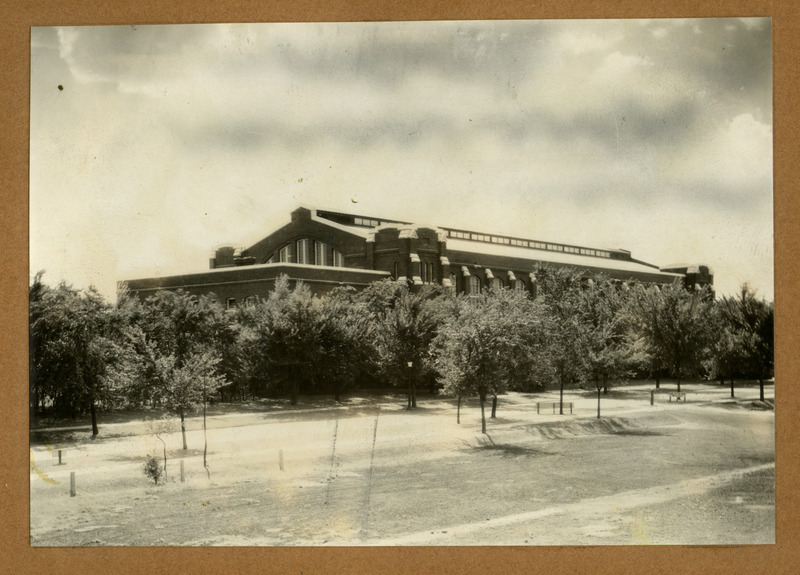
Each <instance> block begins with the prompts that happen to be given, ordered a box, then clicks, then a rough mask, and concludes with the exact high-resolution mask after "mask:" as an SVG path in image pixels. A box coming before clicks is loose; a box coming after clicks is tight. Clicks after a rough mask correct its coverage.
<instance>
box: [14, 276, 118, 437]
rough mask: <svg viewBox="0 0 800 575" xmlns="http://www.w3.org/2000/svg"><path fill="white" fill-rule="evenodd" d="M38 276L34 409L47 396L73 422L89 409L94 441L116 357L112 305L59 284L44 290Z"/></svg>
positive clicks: (33, 291)
mask: <svg viewBox="0 0 800 575" xmlns="http://www.w3.org/2000/svg"><path fill="white" fill-rule="evenodd" d="M41 277H42V273H41V272H40V273H38V274H37V275H36V277H35V278H34V282H33V284H32V286H31V288H30V292H29V293H30V297H31V300H30V315H29V318H30V321H31V324H30V337H31V361H32V365H31V369H32V373H31V387H32V394H31V395H32V403H33V405H32V408H33V409H34V410H35V406H36V404H37V403H39V402H41V401H43V396H44V395H47V396H49V398H50V399H52V401H53V403H54V406H56V407H61V408H62V409H63V408H67V409H69V411H70V412H71V414H72V416H73V418H74V417H75V416H76V415H77V412H78V411H80V410H82V409H83V408H84V407H88V409H89V412H90V413H91V423H92V437H96V436H97V435H98V433H99V430H98V426H97V405H98V402H104V403H105V404H106V405H108V404H109V403H111V400H112V399H113V385H114V366H115V365H116V363H117V358H118V354H117V353H116V352H117V345H116V342H115V341H113V339H112V338H111V334H110V328H109V325H110V323H109V310H110V306H109V305H108V303H107V302H106V301H105V300H104V299H103V297H102V296H101V295H100V294H99V293H98V292H97V291H96V290H95V289H94V288H89V289H88V290H86V291H78V290H76V289H73V288H72V287H71V286H69V285H68V284H66V283H64V282H61V283H60V284H59V285H58V286H57V287H56V288H54V289H50V288H46V287H44V286H43V285H42V283H41Z"/></svg>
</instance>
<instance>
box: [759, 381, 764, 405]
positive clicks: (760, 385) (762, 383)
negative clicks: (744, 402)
mask: <svg viewBox="0 0 800 575" xmlns="http://www.w3.org/2000/svg"><path fill="white" fill-rule="evenodd" d="M758 391H759V398H760V399H761V401H764V379H763V378H759V379H758Z"/></svg>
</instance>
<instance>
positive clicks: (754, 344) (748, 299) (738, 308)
mask: <svg viewBox="0 0 800 575" xmlns="http://www.w3.org/2000/svg"><path fill="white" fill-rule="evenodd" d="M719 307H720V308H721V309H722V310H723V313H724V314H725V317H726V319H727V321H728V323H729V325H730V329H731V331H732V332H733V333H734V334H735V336H736V339H737V342H738V344H739V345H740V347H741V357H742V363H743V364H744V366H745V368H744V369H746V370H747V371H750V372H751V373H753V374H755V375H756V377H757V378H758V382H759V388H760V398H761V400H762V401H763V400H764V379H766V378H769V377H771V376H772V371H773V366H774V356H775V351H774V337H775V311H774V306H773V304H772V303H771V302H767V301H765V300H764V299H758V298H757V297H756V294H755V292H753V291H752V290H751V289H750V287H749V286H748V285H747V284H744V285H742V286H741V289H740V291H739V294H738V296H737V297H735V298H733V297H724V298H723V299H722V301H721V302H720V304H719Z"/></svg>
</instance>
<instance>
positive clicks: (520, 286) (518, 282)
mask: <svg viewBox="0 0 800 575" xmlns="http://www.w3.org/2000/svg"><path fill="white" fill-rule="evenodd" d="M514 289H515V290H517V291H525V282H524V281H522V280H521V279H518V280H516V281H514Z"/></svg>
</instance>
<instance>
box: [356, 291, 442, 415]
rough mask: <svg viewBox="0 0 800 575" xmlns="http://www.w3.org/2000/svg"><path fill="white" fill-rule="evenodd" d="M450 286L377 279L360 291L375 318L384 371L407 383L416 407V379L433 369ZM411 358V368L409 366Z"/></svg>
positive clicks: (409, 405)
mask: <svg viewBox="0 0 800 575" xmlns="http://www.w3.org/2000/svg"><path fill="white" fill-rule="evenodd" d="M451 298H452V295H451V292H450V290H447V289H445V288H443V287H442V286H438V285H424V286H422V288H420V289H419V290H415V291H411V290H410V289H409V288H408V286H406V285H405V284H400V283H398V282H393V281H391V280H386V281H383V282H376V283H373V284H372V285H370V286H369V287H368V288H367V289H365V290H364V292H362V293H361V294H359V298H358V300H359V301H360V302H362V303H363V304H364V305H365V309H366V312H367V314H369V315H370V316H371V318H372V321H373V322H374V327H375V335H376V337H375V346H376V353H377V354H378V357H379V361H380V365H381V366H382V369H383V374H384V376H385V377H386V378H388V379H389V380H390V381H393V382H394V383H396V384H402V383H405V384H406V385H407V386H408V407H409V408H412V407H416V388H417V382H418V381H420V379H421V378H423V377H425V376H426V375H428V374H432V373H433V371H434V365H433V356H432V355H431V343H432V342H433V340H434V338H435V337H436V335H437V333H438V331H439V328H440V326H441V325H442V324H443V323H444V321H445V318H446V317H447V316H448V310H449V309H450V307H451V306H452V305H453V304H452V299H451ZM408 362H411V369H409V368H408Z"/></svg>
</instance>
